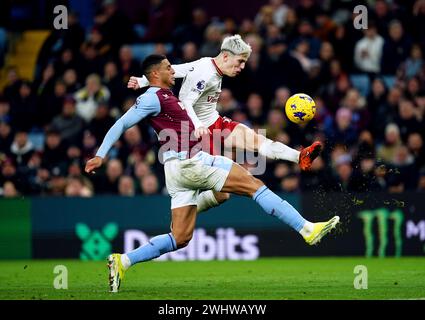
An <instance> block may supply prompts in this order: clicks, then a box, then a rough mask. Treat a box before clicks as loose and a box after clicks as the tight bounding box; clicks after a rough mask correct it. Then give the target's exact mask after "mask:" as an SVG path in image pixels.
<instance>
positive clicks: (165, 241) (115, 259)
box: [108, 205, 196, 293]
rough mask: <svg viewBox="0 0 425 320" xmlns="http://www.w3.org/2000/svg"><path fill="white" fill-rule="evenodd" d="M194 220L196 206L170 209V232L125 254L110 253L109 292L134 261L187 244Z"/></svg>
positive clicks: (118, 283) (113, 289)
mask: <svg viewBox="0 0 425 320" xmlns="http://www.w3.org/2000/svg"><path fill="white" fill-rule="evenodd" d="M195 221H196V206H193V205H192V206H184V207H179V208H175V209H172V232H170V233H167V234H162V235H159V236H156V237H153V238H152V239H150V240H149V242H148V243H146V244H144V245H142V246H140V247H139V248H137V249H135V250H133V251H130V252H128V253H126V254H118V253H114V254H111V255H110V256H109V257H108V268H109V289H110V292H114V293H116V292H118V290H119V288H120V285H121V282H122V279H123V278H124V274H125V272H126V270H127V269H128V268H130V267H131V266H133V265H135V264H136V263H139V262H144V261H149V260H152V259H155V258H158V257H159V256H160V255H163V254H165V253H167V252H171V251H175V250H177V249H180V248H183V247H185V246H187V244H188V243H189V241H190V239H191V238H192V234H193V230H194V228H195Z"/></svg>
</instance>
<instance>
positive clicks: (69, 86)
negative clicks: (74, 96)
mask: <svg viewBox="0 0 425 320" xmlns="http://www.w3.org/2000/svg"><path fill="white" fill-rule="evenodd" d="M63 82H64V83H65V85H66V93H69V94H70V93H74V92H76V91H77V90H78V89H80V88H81V84H80V83H79V82H78V77H77V72H76V71H75V69H68V70H66V71H65V73H64V74H63Z"/></svg>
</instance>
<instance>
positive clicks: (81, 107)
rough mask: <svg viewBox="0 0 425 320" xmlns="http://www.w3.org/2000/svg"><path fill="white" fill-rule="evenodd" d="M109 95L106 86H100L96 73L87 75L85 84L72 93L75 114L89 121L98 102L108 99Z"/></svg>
mask: <svg viewBox="0 0 425 320" xmlns="http://www.w3.org/2000/svg"><path fill="white" fill-rule="evenodd" d="M110 95H111V94H110V92H109V90H108V88H106V87H105V86H102V84H101V82H100V77H99V76H98V75H97V74H91V75H89V76H88V77H87V79H86V86H85V87H84V88H82V89H80V90H78V91H77V92H76V93H75V95H74V98H75V99H76V101H77V114H78V115H79V116H80V117H81V118H83V119H84V120H85V121H86V122H90V121H91V120H92V119H93V118H94V115H95V114H96V110H97V107H98V104H99V103H100V102H104V101H108V100H109V97H110Z"/></svg>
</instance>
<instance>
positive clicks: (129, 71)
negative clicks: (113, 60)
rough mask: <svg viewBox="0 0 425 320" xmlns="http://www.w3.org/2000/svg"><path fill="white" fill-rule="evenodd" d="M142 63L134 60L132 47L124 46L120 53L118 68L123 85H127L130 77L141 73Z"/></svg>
mask: <svg viewBox="0 0 425 320" xmlns="http://www.w3.org/2000/svg"><path fill="white" fill-rule="evenodd" d="M139 64H140V63H139V62H138V61H136V60H135V59H134V58H133V52H132V49H131V47H130V46H127V45H125V46H122V47H121V48H120V51H119V57H118V62H117V67H118V71H119V74H120V76H121V77H122V78H121V79H122V83H123V84H124V83H125V84H126V83H127V82H128V79H130V76H132V75H137V74H140V73H141V70H140V65H139Z"/></svg>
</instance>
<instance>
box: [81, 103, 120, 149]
mask: <svg viewBox="0 0 425 320" xmlns="http://www.w3.org/2000/svg"><path fill="white" fill-rule="evenodd" d="M114 123H115V119H114V118H112V117H111V116H110V114H109V106H108V105H107V104H106V103H104V102H101V103H99V106H98V107H97V110H96V114H95V116H94V118H93V119H92V120H91V121H90V123H89V125H88V130H89V131H90V132H91V133H92V134H93V135H94V136H95V138H96V141H99V142H100V141H103V138H104V137H105V135H106V133H107V132H108V130H109V129H110V128H111V127H112V126H113V125H114Z"/></svg>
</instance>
